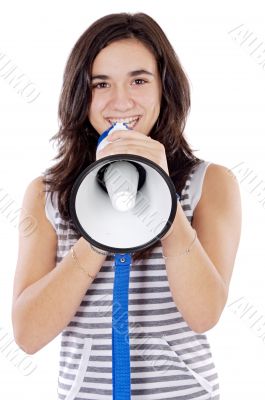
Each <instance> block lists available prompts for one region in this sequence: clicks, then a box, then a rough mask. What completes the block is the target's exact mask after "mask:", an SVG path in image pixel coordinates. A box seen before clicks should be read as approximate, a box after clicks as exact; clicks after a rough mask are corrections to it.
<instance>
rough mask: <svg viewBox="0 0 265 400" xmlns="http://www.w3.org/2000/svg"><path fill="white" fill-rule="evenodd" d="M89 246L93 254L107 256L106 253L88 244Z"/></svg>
mask: <svg viewBox="0 0 265 400" xmlns="http://www.w3.org/2000/svg"><path fill="white" fill-rule="evenodd" d="M89 244H90V247H91V249H92V250H93V251H94V252H95V253H97V254H101V255H102V256H107V255H108V254H109V252H108V251H103V250H99V249H98V248H97V247H94V246H93V245H92V244H91V243H89Z"/></svg>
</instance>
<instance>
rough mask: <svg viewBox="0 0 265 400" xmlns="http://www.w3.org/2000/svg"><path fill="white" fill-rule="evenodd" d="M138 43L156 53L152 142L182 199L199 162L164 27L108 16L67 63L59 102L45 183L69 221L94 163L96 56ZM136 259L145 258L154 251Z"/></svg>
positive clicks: (181, 76) (185, 87)
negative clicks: (121, 43) (161, 149)
mask: <svg viewBox="0 0 265 400" xmlns="http://www.w3.org/2000/svg"><path fill="white" fill-rule="evenodd" d="M127 38H135V39H137V40H139V41H141V42H142V43H143V44H144V45H145V46H147V48H148V49H149V50H150V51H151V52H152V53H153V55H154V57H155V59H156V61H157V66H158V71H159V74H160V78H161V83H162V99H161V108H160V114H159V117H158V120H157V122H156V124H155V126H154V127H153V129H152V131H151V132H150V136H151V137H152V138H153V139H155V140H158V141H159V142H161V143H162V144H163V145H164V146H165V150H166V155H167V162H168V168H169V175H170V177H171V179H172V181H173V183H174V185H175V188H176V191H177V192H178V193H179V194H180V193H181V191H182V189H183V187H184V184H185V181H186V179H187V177H188V175H189V173H190V171H191V169H192V168H193V167H194V166H195V165H197V164H198V163H199V162H200V159H199V158H197V157H195V156H194V154H193V150H191V148H190V146H189V144H188V143H187V141H186V139H185V137H184V128H185V125H186V119H187V115H188V112H189V109H190V89H189V82H188V79H187V77H186V75H185V73H184V71H183V68H182V66H181V64H180V62H179V59H178V56H177V55H176V53H175V51H174V49H173V48H172V46H171V44H170V42H169V40H168V39H167V37H166V35H165V33H164V32H163V30H162V29H161V28H160V26H159V25H158V24H157V23H156V22H155V21H154V20H153V19H152V18H151V17H150V16H148V15H146V14H144V13H136V14H128V13H119V14H110V15H107V16H104V17H102V18H100V19H98V20H97V21H95V22H94V23H93V24H92V25H91V26H90V27H89V28H88V29H87V30H86V31H85V32H84V33H83V34H82V35H81V37H80V38H79V39H78V41H77V42H76V44H75V46H74V47H73V49H72V51H71V53H70V56H69V58H68V61H67V64H66V68H65V71H64V77H63V86H62V91H61V95H60V101H59V124H60V125H59V131H58V133H57V134H56V135H54V136H53V137H52V138H51V140H54V141H56V142H57V145H58V154H57V156H56V157H55V158H54V160H55V161H57V162H56V163H55V164H54V165H53V166H52V167H50V168H49V169H47V170H46V171H45V173H44V176H43V182H44V183H45V184H46V185H47V187H48V190H49V191H50V192H52V193H54V192H57V193H58V209H59V212H60V214H61V216H62V218H63V219H64V220H65V221H70V223H71V217H70V213H69V197H70V192H71V189H72V186H73V183H74V182H75V180H76V178H77V176H78V175H79V174H80V173H81V172H82V171H83V170H84V169H85V168H86V167H87V166H89V165H90V164H91V163H93V162H94V161H95V159H96V158H95V156H96V146H97V140H98V137H99V134H98V133H97V132H96V131H95V129H94V128H93V127H92V125H91V124H90V122H89V120H88V110H89V107H90V104H91V97H92V96H91V93H92V87H91V72H92V66H93V62H94V60H95V58H96V56H97V54H98V53H99V52H100V51H101V50H102V49H103V48H104V47H106V46H108V45H109V44H111V43H112V42H114V41H117V40H121V39H127ZM155 245H156V244H154V245H153V246H151V247H150V248H149V249H147V250H145V251H142V252H138V253H136V254H135V255H134V259H136V258H137V259H138V258H145V257H147V256H148V255H149V254H150V252H151V250H152V249H153V247H154V246H155Z"/></svg>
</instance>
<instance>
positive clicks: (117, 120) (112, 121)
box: [109, 117, 139, 125]
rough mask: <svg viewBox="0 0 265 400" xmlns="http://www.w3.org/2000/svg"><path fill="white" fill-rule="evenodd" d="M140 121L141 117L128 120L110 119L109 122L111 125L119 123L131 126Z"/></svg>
mask: <svg viewBox="0 0 265 400" xmlns="http://www.w3.org/2000/svg"><path fill="white" fill-rule="evenodd" d="M138 119H139V117H134V118H128V119H123V118H117V119H109V122H110V123H111V124H114V123H116V122H119V123H125V124H127V125H129V124H134V123H135V122H136V121H138Z"/></svg>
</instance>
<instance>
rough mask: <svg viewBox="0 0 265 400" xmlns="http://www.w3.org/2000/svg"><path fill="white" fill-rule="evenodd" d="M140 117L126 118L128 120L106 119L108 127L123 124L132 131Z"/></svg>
mask: <svg viewBox="0 0 265 400" xmlns="http://www.w3.org/2000/svg"><path fill="white" fill-rule="evenodd" d="M140 118H141V117H140V115H138V116H133V117H128V118H106V119H107V121H108V123H109V124H110V125H113V124H114V123H116V122H119V123H125V124H126V125H127V127H128V128H129V129H133V128H134V127H135V125H136V124H137V123H138V121H139V120H140Z"/></svg>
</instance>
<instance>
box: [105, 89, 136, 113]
mask: <svg viewBox="0 0 265 400" xmlns="http://www.w3.org/2000/svg"><path fill="white" fill-rule="evenodd" d="M111 106H112V108H113V110H114V111H122V112H125V111H127V110H129V109H131V108H133V107H134V100H133V98H132V94H131V92H130V89H129V88H126V87H124V86H119V87H116V88H114V89H113V93H112V98H111Z"/></svg>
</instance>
